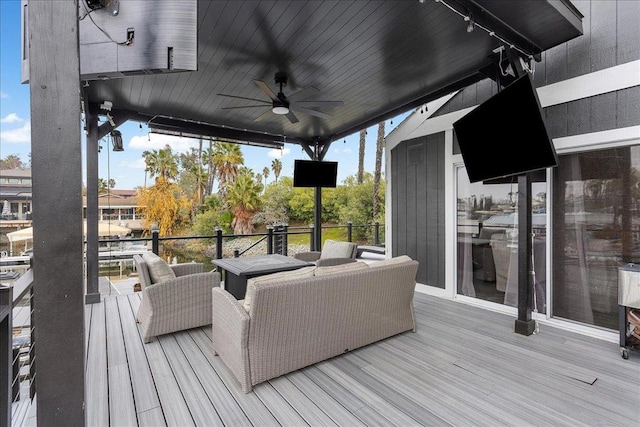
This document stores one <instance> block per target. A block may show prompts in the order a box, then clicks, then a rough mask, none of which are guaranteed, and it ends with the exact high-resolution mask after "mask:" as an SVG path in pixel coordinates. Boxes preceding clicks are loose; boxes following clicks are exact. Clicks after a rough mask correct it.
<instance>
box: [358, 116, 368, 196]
mask: <svg viewBox="0 0 640 427" xmlns="http://www.w3.org/2000/svg"><path fill="white" fill-rule="evenodd" d="M366 136H367V130H366V129H362V130H361V131H360V148H359V150H358V178H357V179H358V184H362V179H363V177H364V148H365V142H366V141H365V137H366Z"/></svg>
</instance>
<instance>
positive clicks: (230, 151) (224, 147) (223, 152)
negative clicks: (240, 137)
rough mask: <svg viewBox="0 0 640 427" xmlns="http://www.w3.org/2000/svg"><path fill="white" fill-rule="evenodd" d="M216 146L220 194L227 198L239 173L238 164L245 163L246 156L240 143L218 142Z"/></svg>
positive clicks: (214, 158) (215, 156)
mask: <svg viewBox="0 0 640 427" xmlns="http://www.w3.org/2000/svg"><path fill="white" fill-rule="evenodd" d="M214 146H215V148H214V154H213V164H214V165H215V167H216V170H217V172H218V194H219V195H220V197H221V198H222V199H223V200H225V199H226V195H227V192H228V187H229V186H230V185H231V184H232V183H233V181H234V180H235V178H236V175H237V174H238V166H240V165H243V164H244V157H243V156H242V150H241V149H240V146H239V145H238V144H233V143H230V142H216V143H214Z"/></svg>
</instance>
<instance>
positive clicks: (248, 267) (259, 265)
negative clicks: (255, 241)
mask: <svg viewBox="0 0 640 427" xmlns="http://www.w3.org/2000/svg"><path fill="white" fill-rule="evenodd" d="M211 262H212V263H213V264H214V265H215V266H216V267H218V270H223V271H224V273H223V272H222V271H221V273H222V274H224V279H223V280H224V288H225V289H226V290H227V291H228V292H229V293H230V294H231V295H233V296H234V297H235V298H236V299H244V294H245V292H246V291H247V280H248V279H251V278H252V277H257V276H263V275H265V274H269V273H276V272H279V271H289V270H297V269H298V268H302V267H307V266H311V265H314V264H313V263H310V262H306V261H301V260H299V259H295V258H292V257H288V256H284V255H279V254H273V255H256V256H247V257H239V258H222V259H214V260H212V261H211Z"/></svg>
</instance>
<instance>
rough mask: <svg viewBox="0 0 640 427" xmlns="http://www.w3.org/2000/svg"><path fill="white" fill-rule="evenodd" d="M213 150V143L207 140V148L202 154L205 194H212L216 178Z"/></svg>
mask: <svg viewBox="0 0 640 427" xmlns="http://www.w3.org/2000/svg"><path fill="white" fill-rule="evenodd" d="M214 156H215V150H214V146H213V141H212V140H209V147H208V148H206V149H205V150H204V151H203V152H202V163H203V164H205V165H206V166H207V182H206V185H205V194H207V195H210V194H213V183H214V181H215V178H216V173H217V169H216V166H215V165H214Z"/></svg>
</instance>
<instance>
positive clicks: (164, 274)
mask: <svg viewBox="0 0 640 427" xmlns="http://www.w3.org/2000/svg"><path fill="white" fill-rule="evenodd" d="M142 258H144V260H145V261H146V263H147V269H148V270H149V277H150V278H151V283H159V282H164V281H165V280H171V279H175V278H176V274H175V273H174V272H173V270H172V269H171V267H169V264H167V263H166V262H165V261H164V260H163V259H162V258H160V257H159V256H158V255H156V254H154V253H153V252H150V253H144V254H142Z"/></svg>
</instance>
